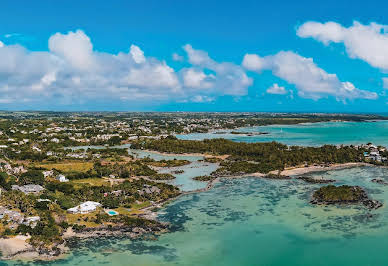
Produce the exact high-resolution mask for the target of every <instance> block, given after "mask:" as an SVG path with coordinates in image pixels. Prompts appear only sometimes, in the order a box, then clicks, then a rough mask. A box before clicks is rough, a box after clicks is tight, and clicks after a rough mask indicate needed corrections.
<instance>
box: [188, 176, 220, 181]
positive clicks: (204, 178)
mask: <svg viewBox="0 0 388 266" xmlns="http://www.w3.org/2000/svg"><path fill="white" fill-rule="evenodd" d="M193 179H194V180H197V181H212V180H214V179H216V177H215V176H211V175H201V176H196V177H194V178H193Z"/></svg>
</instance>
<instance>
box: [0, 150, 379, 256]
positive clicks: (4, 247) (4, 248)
mask: <svg viewBox="0 0 388 266" xmlns="http://www.w3.org/2000/svg"><path fill="white" fill-rule="evenodd" d="M147 151H148V150H147ZM149 152H153V153H158V154H161V155H170V156H171V155H172V156H174V155H176V156H182V155H186V156H202V157H218V158H219V156H213V155H208V154H200V153H196V154H189V153H185V154H173V153H162V152H156V151H149ZM223 157H225V155H224V156H223ZM226 157H227V155H226ZM359 166H374V165H372V164H368V163H363V162H354V163H343V164H333V165H330V166H320V165H317V166H309V167H303V166H300V167H292V168H288V169H285V170H283V171H282V172H281V175H285V176H291V177H293V178H294V177H296V176H299V175H304V174H308V173H312V172H324V171H330V170H339V169H345V168H353V167H359ZM270 173H274V174H277V171H272V172H270ZM264 176H265V174H263V173H259V172H256V173H251V174H242V175H230V176H227V175H226V176H218V177H216V178H215V179H213V180H211V181H209V182H208V184H207V185H206V187H205V188H202V189H197V190H193V191H187V192H182V193H181V194H180V195H178V196H176V197H174V198H170V199H167V200H165V201H161V202H155V203H153V204H152V205H151V206H148V207H145V208H143V209H140V211H142V213H141V214H138V216H139V217H142V218H146V219H149V220H157V214H156V212H154V211H153V210H155V209H157V208H161V207H163V206H164V205H166V204H169V203H170V202H173V201H175V200H177V199H178V198H179V197H181V196H183V195H189V194H195V193H201V192H206V191H208V190H210V189H212V188H213V187H214V185H215V184H217V183H218V182H220V179H221V178H247V177H255V178H263V177H264ZM128 229H129V228H124V227H117V228H106V227H101V228H92V229H88V230H83V231H80V232H75V231H73V230H72V229H71V228H69V229H68V230H67V231H66V232H65V234H64V235H63V238H64V240H65V242H64V243H62V244H61V245H58V246H57V248H58V250H57V252H55V253H49V252H41V251H39V250H37V249H36V248H34V247H33V246H31V245H30V244H28V242H27V241H28V239H29V237H28V236H16V237H12V238H0V250H1V252H2V257H1V259H4V260H25V261H34V260H40V261H51V260H57V259H61V258H63V257H64V256H66V254H67V253H68V252H69V251H70V249H69V248H68V247H67V246H66V244H67V243H68V241H71V240H72V239H86V238H96V237H120V236H127V237H129V238H131V239H136V238H139V237H141V236H143V235H145V234H154V235H158V234H163V233H166V232H168V229H167V228H164V229H161V230H158V231H152V230H150V231H147V230H145V229H144V228H140V227H135V228H132V229H131V230H128Z"/></svg>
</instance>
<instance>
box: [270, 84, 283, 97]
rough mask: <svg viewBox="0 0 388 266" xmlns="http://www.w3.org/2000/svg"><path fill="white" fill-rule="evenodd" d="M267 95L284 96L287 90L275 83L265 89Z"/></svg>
mask: <svg viewBox="0 0 388 266" xmlns="http://www.w3.org/2000/svg"><path fill="white" fill-rule="evenodd" d="M267 93H269V94H280V95H284V94H287V90H286V88H284V87H282V86H279V85H278V84H277V83H275V84H273V85H272V86H271V87H269V88H268V89H267Z"/></svg>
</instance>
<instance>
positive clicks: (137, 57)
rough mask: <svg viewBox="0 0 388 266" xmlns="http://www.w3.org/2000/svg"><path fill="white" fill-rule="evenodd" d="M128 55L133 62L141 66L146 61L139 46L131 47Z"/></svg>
mask: <svg viewBox="0 0 388 266" xmlns="http://www.w3.org/2000/svg"><path fill="white" fill-rule="evenodd" d="M129 53H130V54H131V55H132V58H133V60H134V61H135V62H136V63H137V64H142V63H144V62H145V61H146V59H145V57H144V52H143V51H142V50H141V49H140V48H139V46H136V45H133V44H132V45H131V48H130V50H129Z"/></svg>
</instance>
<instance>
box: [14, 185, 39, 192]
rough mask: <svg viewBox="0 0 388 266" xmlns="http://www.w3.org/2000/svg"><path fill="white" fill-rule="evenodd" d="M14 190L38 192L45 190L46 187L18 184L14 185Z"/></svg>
mask: <svg viewBox="0 0 388 266" xmlns="http://www.w3.org/2000/svg"><path fill="white" fill-rule="evenodd" d="M12 190H20V191H21V192H23V193H24V194H30V193H32V194H38V193H40V192H42V191H43V190H44V187H42V186H40V185H33V184H30V185H24V186H18V185H12Z"/></svg>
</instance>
